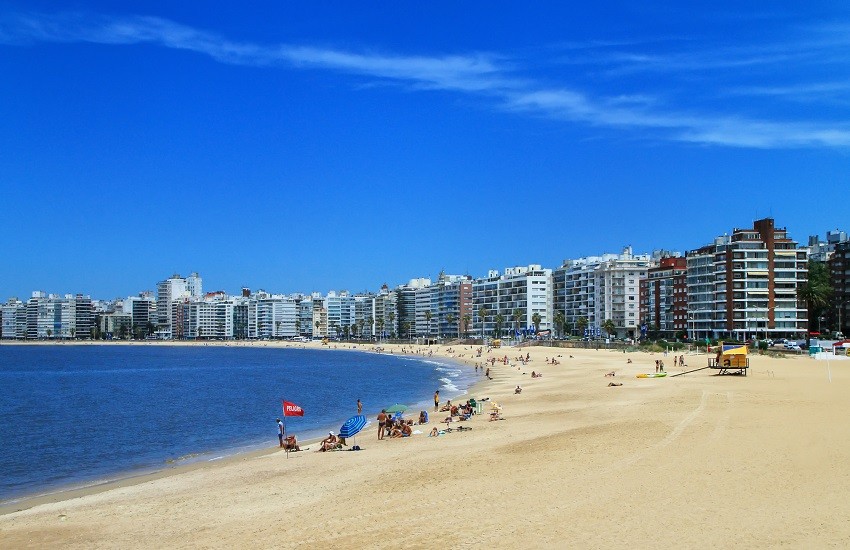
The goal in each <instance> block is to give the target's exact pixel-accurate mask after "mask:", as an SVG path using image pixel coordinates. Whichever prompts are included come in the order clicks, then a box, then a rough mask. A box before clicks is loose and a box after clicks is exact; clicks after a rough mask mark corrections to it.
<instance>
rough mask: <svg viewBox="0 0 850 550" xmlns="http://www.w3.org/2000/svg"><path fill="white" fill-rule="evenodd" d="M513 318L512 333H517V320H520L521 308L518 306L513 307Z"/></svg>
mask: <svg viewBox="0 0 850 550" xmlns="http://www.w3.org/2000/svg"><path fill="white" fill-rule="evenodd" d="M513 318H514V334H515V335H516V334H518V333H519V322H520V321H521V320H522V310H521V309H520V308H516V309H514V312H513Z"/></svg>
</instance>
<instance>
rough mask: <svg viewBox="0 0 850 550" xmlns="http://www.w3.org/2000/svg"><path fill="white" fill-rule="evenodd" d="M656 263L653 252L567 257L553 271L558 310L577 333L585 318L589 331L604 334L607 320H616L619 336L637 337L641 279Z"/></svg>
mask: <svg viewBox="0 0 850 550" xmlns="http://www.w3.org/2000/svg"><path fill="white" fill-rule="evenodd" d="M653 266H654V263H653V260H652V258H651V257H650V255H649V254H634V253H633V252H632V249H631V247H626V248H625V249H623V252H622V253H621V254H605V255H602V256H588V257H585V258H579V259H577V260H566V261H565V262H564V264H563V265H562V266H561V267H560V268H559V269H556V270H555V271H554V273H553V276H552V278H553V287H554V298H553V301H554V309H555V311H558V312H562V313H563V314H564V318H565V320H566V322H567V324H568V325H569V326H570V327H572V331H573V332H575V331H576V329H577V328H578V327H579V326H580V324H581V322H582V320H583V322H584V323H586V327H587V330H588V331H589V332H590V333H593V334H601V333H602V331H601V327H602V325H603V323H605V321H607V320H611V321H613V322H614V326H615V327H616V336H617V337H620V338H636V337H637V336H639V331H640V325H639V319H640V308H639V302H640V280H641V279H644V278H646V275H647V270H648V269H649V268H650V267H653Z"/></svg>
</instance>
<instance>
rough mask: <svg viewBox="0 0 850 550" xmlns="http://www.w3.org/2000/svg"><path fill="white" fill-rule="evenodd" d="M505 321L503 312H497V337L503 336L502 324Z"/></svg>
mask: <svg viewBox="0 0 850 550" xmlns="http://www.w3.org/2000/svg"><path fill="white" fill-rule="evenodd" d="M504 323H505V317H504V315H502V314H501V313H497V314H496V338H501V337H502V325H503V324H504Z"/></svg>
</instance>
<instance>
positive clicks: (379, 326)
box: [377, 317, 384, 340]
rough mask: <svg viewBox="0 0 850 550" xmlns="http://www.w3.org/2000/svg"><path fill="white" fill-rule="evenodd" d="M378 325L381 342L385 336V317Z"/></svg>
mask: <svg viewBox="0 0 850 550" xmlns="http://www.w3.org/2000/svg"><path fill="white" fill-rule="evenodd" d="M377 325H378V339H379V340H380V339H381V336H383V335H384V318H383V317H381V318H380V319H378V322H377Z"/></svg>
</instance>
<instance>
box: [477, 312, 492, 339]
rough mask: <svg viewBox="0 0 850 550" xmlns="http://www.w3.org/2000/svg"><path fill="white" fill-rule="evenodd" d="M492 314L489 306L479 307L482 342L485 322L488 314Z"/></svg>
mask: <svg viewBox="0 0 850 550" xmlns="http://www.w3.org/2000/svg"><path fill="white" fill-rule="evenodd" d="M489 314H490V310H489V309H487V306H481V307H480V308H479V309H478V318H479V319H481V343H482V344H483V343H484V322H485V321H486V320H487V315H489Z"/></svg>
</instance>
